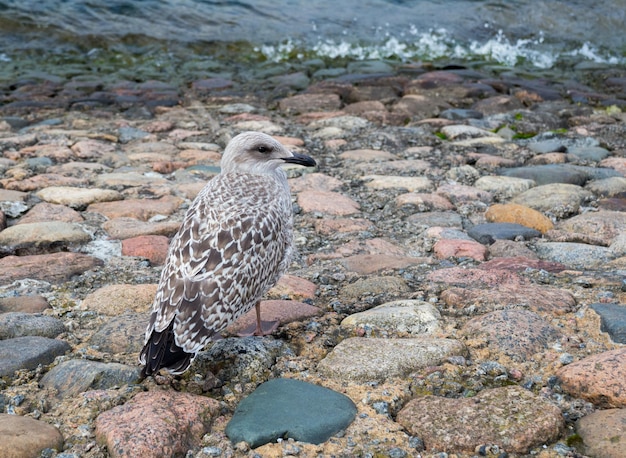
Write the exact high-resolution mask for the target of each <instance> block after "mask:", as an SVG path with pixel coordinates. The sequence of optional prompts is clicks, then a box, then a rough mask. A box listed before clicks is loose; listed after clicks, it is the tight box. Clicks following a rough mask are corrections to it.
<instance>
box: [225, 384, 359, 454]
mask: <svg viewBox="0 0 626 458" xmlns="http://www.w3.org/2000/svg"><path fill="white" fill-rule="evenodd" d="M356 412H357V409H356V406H355V405H354V403H353V402H352V400H351V399H350V398H348V397H347V396H345V395H343V394H341V393H337V392H335V391H332V390H329V389H328V388H324V387H321V386H317V385H313V384H311V383H307V382H301V381H299V380H291V379H273V380H270V381H268V382H265V383H263V384H262V385H260V386H259V387H258V388H257V389H256V390H255V391H254V392H253V393H252V394H251V395H250V396H248V397H247V398H245V399H244V400H243V401H241V403H240V404H239V406H238V407H237V409H236V410H235V413H234V415H233V418H232V420H231V421H230V422H229V423H228V425H227V426H226V435H227V436H228V437H229V438H230V440H231V441H232V442H233V443H237V442H240V441H246V442H247V443H248V444H250V446H251V447H252V448H255V447H259V446H261V445H264V444H267V443H269V442H275V441H276V440H277V439H288V438H293V439H295V440H297V441H301V442H308V443H312V444H321V443H322V442H325V441H327V440H328V439H329V438H330V437H332V436H333V435H334V434H336V433H338V432H339V431H342V430H344V429H345V428H346V427H348V425H350V423H352V421H353V420H354V417H355V416H356ZM277 413H278V414H277Z"/></svg>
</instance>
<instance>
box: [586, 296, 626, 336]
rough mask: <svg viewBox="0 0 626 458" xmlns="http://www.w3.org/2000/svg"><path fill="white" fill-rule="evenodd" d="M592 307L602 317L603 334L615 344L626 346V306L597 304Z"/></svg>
mask: <svg viewBox="0 0 626 458" xmlns="http://www.w3.org/2000/svg"><path fill="white" fill-rule="evenodd" d="M590 307H591V308H592V309H593V311H594V312H596V313H597V314H598V315H600V323H601V328H600V329H601V330H602V332H606V333H607V334H608V335H609V336H610V337H611V340H612V341H613V342H616V343H621V344H626V305H625V304H607V303H596V304H591V305H590Z"/></svg>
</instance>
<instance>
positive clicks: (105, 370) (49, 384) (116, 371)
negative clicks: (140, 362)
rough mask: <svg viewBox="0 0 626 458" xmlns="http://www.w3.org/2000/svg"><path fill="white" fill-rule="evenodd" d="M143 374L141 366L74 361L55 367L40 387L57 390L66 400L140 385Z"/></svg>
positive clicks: (44, 378) (44, 377)
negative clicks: (81, 394) (134, 384)
mask: <svg viewBox="0 0 626 458" xmlns="http://www.w3.org/2000/svg"><path fill="white" fill-rule="evenodd" d="M139 375H140V369H139V367H131V366H126V365H124V364H119V363H101V362H97V361H88V360H84V359H71V360H69V361H64V362H63V363H61V364H59V365H58V366H55V367H53V368H52V369H51V370H50V371H49V372H48V373H46V375H44V376H43V378H42V379H41V382H40V385H41V386H43V387H44V388H53V389H55V390H56V391H57V393H58V396H59V397H62V398H63V397H67V396H75V395H77V394H78V393H82V392H83V391H87V390H106V389H109V388H112V387H115V386H121V385H129V384H131V383H136V382H137V381H138V380H139Z"/></svg>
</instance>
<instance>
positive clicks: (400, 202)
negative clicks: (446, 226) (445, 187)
mask: <svg viewBox="0 0 626 458" xmlns="http://www.w3.org/2000/svg"><path fill="white" fill-rule="evenodd" d="M396 205H397V206H398V207H405V206H406V207H416V210H417V211H418V212H427V211H446V210H454V208H455V207H454V205H452V202H450V201H449V200H448V199H447V198H445V197H444V196H441V195H438V194H428V193H419V192H409V193H406V194H400V195H399V196H398V197H396Z"/></svg>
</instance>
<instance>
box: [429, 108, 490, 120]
mask: <svg viewBox="0 0 626 458" xmlns="http://www.w3.org/2000/svg"><path fill="white" fill-rule="evenodd" d="M439 117H440V118H444V119H449V120H450V121H459V120H462V119H482V117H483V114H482V113H481V112H480V111H476V110H468V109H464V108H450V109H448V110H443V111H442V112H441V113H440V114H439Z"/></svg>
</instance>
